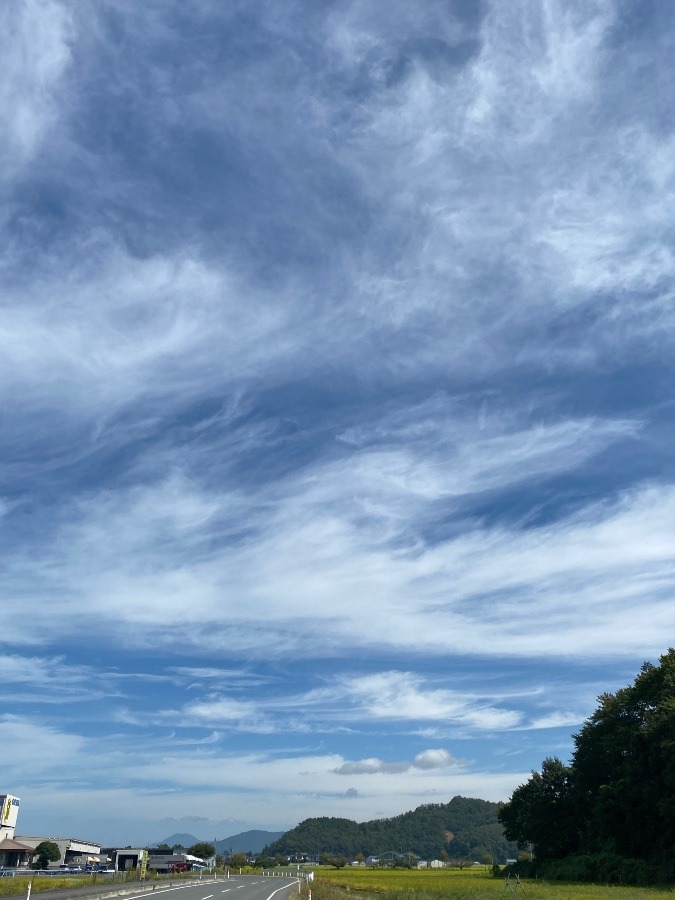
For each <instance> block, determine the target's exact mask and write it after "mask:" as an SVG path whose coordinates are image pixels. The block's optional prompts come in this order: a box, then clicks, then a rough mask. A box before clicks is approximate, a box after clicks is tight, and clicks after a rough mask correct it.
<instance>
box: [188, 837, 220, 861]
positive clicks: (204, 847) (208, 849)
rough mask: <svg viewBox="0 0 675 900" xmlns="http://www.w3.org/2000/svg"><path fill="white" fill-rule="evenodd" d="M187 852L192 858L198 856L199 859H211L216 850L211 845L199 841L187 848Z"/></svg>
mask: <svg viewBox="0 0 675 900" xmlns="http://www.w3.org/2000/svg"><path fill="white" fill-rule="evenodd" d="M187 852H188V853H190V854H191V855H192V856H198V857H199V858H200V859H211V857H213V856H215V853H216V848H215V846H214V845H213V844H209V843H208V841H199V842H198V843H196V844H193V845H192V846H191V847H188V851H187Z"/></svg>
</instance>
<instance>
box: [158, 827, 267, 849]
mask: <svg viewBox="0 0 675 900" xmlns="http://www.w3.org/2000/svg"><path fill="white" fill-rule="evenodd" d="M283 835H284V832H283V831H242V832H241V833H240V834H233V835H231V836H230V837H226V838H220V839H219V840H217V841H216V853H225V854H227V853H229V852H230V850H232V852H233V853H249V852H250V853H260V851H261V850H262V848H263V847H265V846H266V845H267V844H270V843H272V842H273V841H278V840H279V838H281V837H283ZM201 841H208V842H209V843H212V842H213V838H198V837H195V836H194V834H172V835H170V836H169V837H168V838H164V840H163V841H157V843H155V844H151V846H152V847H156V846H157V844H168V845H169V847H175V846H176V844H180V846H181V847H192V846H193V845H194V844H198V843H200V842H201Z"/></svg>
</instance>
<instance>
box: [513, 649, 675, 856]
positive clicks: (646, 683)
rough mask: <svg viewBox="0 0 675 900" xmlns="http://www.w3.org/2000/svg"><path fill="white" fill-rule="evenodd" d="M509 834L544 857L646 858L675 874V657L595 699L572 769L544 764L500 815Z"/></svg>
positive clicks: (673, 653) (644, 668)
mask: <svg viewBox="0 0 675 900" xmlns="http://www.w3.org/2000/svg"><path fill="white" fill-rule="evenodd" d="M499 819H500V821H501V823H502V824H503V826H504V830H505V833H506V836H507V837H509V838H511V839H513V840H517V841H518V842H519V844H520V845H521V846H524V845H527V844H528V843H532V844H533V846H534V850H535V853H536V854H537V855H538V856H539V858H540V859H542V860H553V859H562V858H564V857H567V856H569V855H570V854H574V853H578V854H586V855H588V854H591V855H593V854H595V855H596V856H597V855H601V854H605V855H608V854H609V855H610V856H614V857H619V858H624V859H633V860H641V861H642V862H643V863H645V864H649V865H651V866H652V867H655V870H656V868H659V869H660V871H661V872H662V873H663V872H666V871H670V869H669V868H668V867H669V866H671V867H672V852H673V847H674V846H675V650H673V649H670V650H668V652H667V653H665V654H664V655H663V656H662V657H661V658H660V660H659V664H658V665H654V664H652V663H645V664H644V665H643V666H642V669H641V670H640V673H639V674H638V676H637V677H636V679H635V681H634V682H633V684H631V685H629V686H628V687H625V688H622V689H621V690H619V691H617V692H616V693H615V694H603V695H602V696H601V697H599V698H598V708H597V709H596V711H595V712H594V713H593V715H592V716H590V718H589V719H588V720H587V721H586V722H585V724H584V726H583V727H582V729H581V731H580V732H579V734H577V735H576V736H575V751H574V754H573V756H572V760H571V764H570V766H569V767H568V766H565V765H563V763H562V762H561V761H560V760H559V759H555V758H549V759H546V760H544V763H543V765H542V770H541V772H533V774H532V777H531V778H530V780H529V781H528V782H527V783H526V784H524V785H521V786H520V787H519V788H517V789H516V790H515V791H514V792H513V795H512V796H511V799H510V800H509V802H508V803H507V804H505V805H504V806H503V808H502V809H501V810H500V812H499Z"/></svg>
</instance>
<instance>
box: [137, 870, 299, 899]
mask: <svg viewBox="0 0 675 900" xmlns="http://www.w3.org/2000/svg"><path fill="white" fill-rule="evenodd" d="M297 893H298V879H297V878H293V877H289V876H281V877H279V876H277V877H275V878H264V877H263V876H262V875H237V876H233V877H231V878H220V879H218V880H217V881H211V880H209V881H207V880H206V879H204V880H203V881H192V882H188V883H185V884H180V885H173V887H166V888H157V889H156V890H154V891H152V894H151V897H152V900H154V898H155V897H157V898H158V900H159V898H160V897H161V900H292V898H293V897H294V895H296V894H297ZM124 900H148V894H147V893H138V894H126V895H125V897H124Z"/></svg>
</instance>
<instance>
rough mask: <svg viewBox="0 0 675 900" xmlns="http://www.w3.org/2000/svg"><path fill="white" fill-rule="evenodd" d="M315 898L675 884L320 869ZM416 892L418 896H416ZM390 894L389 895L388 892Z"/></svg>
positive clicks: (619, 896) (623, 895)
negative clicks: (508, 880)
mask: <svg viewBox="0 0 675 900" xmlns="http://www.w3.org/2000/svg"><path fill="white" fill-rule="evenodd" d="M309 887H310V888H311V891H312V900H367V897H366V895H369V894H370V895H372V894H373V893H376V894H378V895H380V896H379V897H378V898H377V900H439V898H444V900H510V898H513V897H514V896H515V897H516V898H521V897H522V898H523V900H602V898H610V897H611V898H613V900H666V898H668V900H673V896H674V894H673V891H672V890H670V889H657V888H638V887H630V886H626V887H622V886H620V885H594V884H565V883H561V882H551V883H546V882H543V881H536V882H535V881H523V883H522V887H518V886H517V885H515V884H514V883H513V882H511V883H510V885H507V884H506V883H505V881H504V879H503V878H493V876H492V873H491V872H490V871H489V870H488V868H482V867H481V868H480V869H469V870H467V869H465V870H463V871H460V870H459V869H424V870H415V869H412V870H405V869H365V868H362V867H359V868H353V869H349V868H345V869H340V870H339V871H338V870H336V869H332V870H331V869H317V870H316V872H315V880H314V881H313V882H312V883H311V884H310V885H309ZM411 894H414V895H415V897H414V898H412V897H411ZM382 895H385V896H382Z"/></svg>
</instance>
